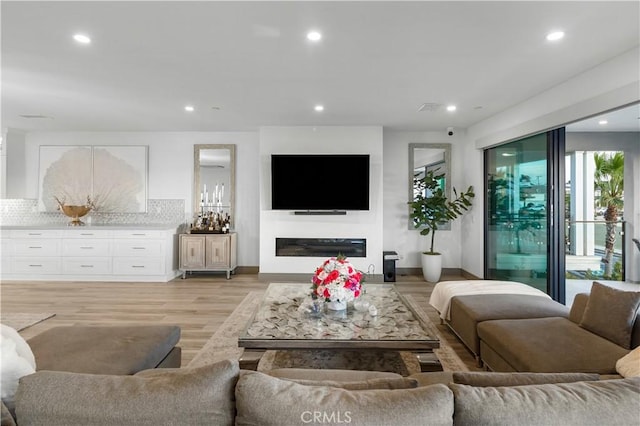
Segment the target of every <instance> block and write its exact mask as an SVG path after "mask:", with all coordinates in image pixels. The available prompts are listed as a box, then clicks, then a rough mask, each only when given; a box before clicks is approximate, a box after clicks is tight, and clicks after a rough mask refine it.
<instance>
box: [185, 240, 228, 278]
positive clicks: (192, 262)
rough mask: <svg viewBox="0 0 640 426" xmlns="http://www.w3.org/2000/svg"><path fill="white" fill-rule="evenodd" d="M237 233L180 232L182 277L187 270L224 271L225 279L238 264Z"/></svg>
mask: <svg viewBox="0 0 640 426" xmlns="http://www.w3.org/2000/svg"><path fill="white" fill-rule="evenodd" d="M237 241H238V235H237V234H236V233H235V232H230V233H228V234H180V248H179V253H180V261H179V269H180V271H181V272H182V278H183V279H184V278H186V276H187V273H188V272H193V271H211V272H216V271H218V272H221V271H222V272H226V273H227V279H230V278H231V274H232V273H234V272H235V269H236V267H237V266H238V242H237Z"/></svg>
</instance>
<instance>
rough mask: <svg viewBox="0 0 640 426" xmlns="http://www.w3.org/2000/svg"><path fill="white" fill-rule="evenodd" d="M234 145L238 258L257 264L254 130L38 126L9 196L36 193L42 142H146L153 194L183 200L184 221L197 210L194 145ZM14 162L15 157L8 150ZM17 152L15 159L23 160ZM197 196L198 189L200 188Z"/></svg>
mask: <svg viewBox="0 0 640 426" xmlns="http://www.w3.org/2000/svg"><path fill="white" fill-rule="evenodd" d="M194 144H235V145H236V185H237V188H236V215H235V216H236V218H235V230H236V231H237V232H238V264H239V265H240V266H256V265H258V235H259V232H258V226H259V221H258V217H259V215H258V199H259V192H258V156H257V152H258V134H257V133H253V132H60V133H58V132H34V133H28V134H27V135H26V138H25V142H24V156H23V158H24V164H26V166H25V167H24V168H23V169H22V170H21V171H20V172H21V175H20V176H18V175H12V176H11V179H10V180H9V182H15V183H11V186H12V185H14V184H15V185H19V184H20V182H23V185H24V189H23V190H22V191H20V192H19V193H9V191H7V192H8V194H7V195H8V196H9V197H10V198H33V199H35V198H37V196H38V162H39V147H40V145H148V146H149V198H151V199H183V200H185V221H190V220H191V218H192V214H193V213H192V210H193V205H194V204H193V199H192V197H193V145H194ZM8 156H9V158H10V161H9V162H10V163H11V162H13V161H14V157H13V156H12V151H9V152H8ZM19 158H20V157H19V156H16V159H15V161H19ZM197 196H198V197H199V196H200V194H199V193H198V194H197Z"/></svg>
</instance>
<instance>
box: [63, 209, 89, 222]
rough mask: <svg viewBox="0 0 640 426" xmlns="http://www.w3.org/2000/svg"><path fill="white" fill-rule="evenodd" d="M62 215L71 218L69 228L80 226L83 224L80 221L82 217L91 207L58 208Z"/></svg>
mask: <svg viewBox="0 0 640 426" xmlns="http://www.w3.org/2000/svg"><path fill="white" fill-rule="evenodd" d="M60 210H62V213H64V214H66V215H67V216H69V217H70V218H71V222H69V226H82V225H84V222H83V221H81V220H80V218H81V217H82V216H85V215H86V214H87V213H89V212H90V211H91V207H87V206H60Z"/></svg>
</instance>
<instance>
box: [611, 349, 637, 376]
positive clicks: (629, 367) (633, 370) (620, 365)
mask: <svg viewBox="0 0 640 426" xmlns="http://www.w3.org/2000/svg"><path fill="white" fill-rule="evenodd" d="M616 371H617V372H618V374H620V375H621V376H622V377H638V376H640V346H638V347H637V348H635V349H634V350H632V351H631V352H629V353H628V354H626V355H625V356H623V357H622V358H620V359H619V360H618V362H616Z"/></svg>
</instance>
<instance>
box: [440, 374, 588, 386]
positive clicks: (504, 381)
mask: <svg viewBox="0 0 640 426" xmlns="http://www.w3.org/2000/svg"><path fill="white" fill-rule="evenodd" d="M593 380H600V375H598V374H592V373H489V372H484V371H467V372H454V373H453V383H457V384H461V385H470V386H478V387H487V386H525V385H542V384H546V383H572V382H587V381H593Z"/></svg>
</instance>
